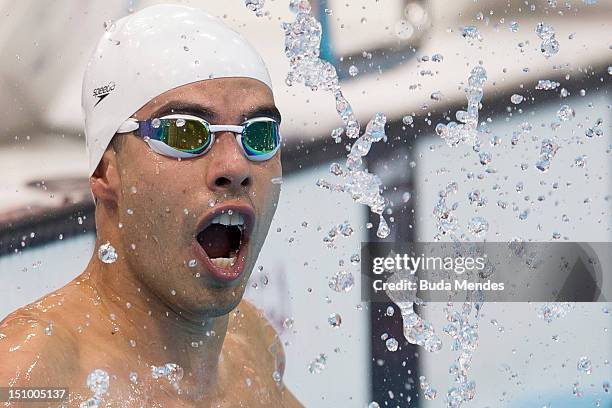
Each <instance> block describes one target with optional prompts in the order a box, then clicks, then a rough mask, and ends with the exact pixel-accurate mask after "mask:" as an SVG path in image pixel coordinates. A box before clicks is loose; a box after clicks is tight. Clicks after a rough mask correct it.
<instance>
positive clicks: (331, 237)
mask: <svg viewBox="0 0 612 408" xmlns="http://www.w3.org/2000/svg"><path fill="white" fill-rule="evenodd" d="M353 232H354V230H353V227H352V226H351V224H349V222H348V221H344V222H343V223H342V224H337V225H335V226H334V227H333V228H331V229H330V230H329V232H328V233H327V235H325V236H324V237H323V242H325V245H327V247H328V248H335V245H334V244H335V241H336V238H338V237H339V236H343V237H350V236H351V235H353Z"/></svg>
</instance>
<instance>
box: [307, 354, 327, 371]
mask: <svg viewBox="0 0 612 408" xmlns="http://www.w3.org/2000/svg"><path fill="white" fill-rule="evenodd" d="M325 367H327V356H326V355H325V354H324V353H321V354H319V355H318V356H317V357H316V358H315V359H314V360H313V361H311V362H310V364H308V372H309V373H311V374H320V373H321V372H322V371H323V370H324V369H325Z"/></svg>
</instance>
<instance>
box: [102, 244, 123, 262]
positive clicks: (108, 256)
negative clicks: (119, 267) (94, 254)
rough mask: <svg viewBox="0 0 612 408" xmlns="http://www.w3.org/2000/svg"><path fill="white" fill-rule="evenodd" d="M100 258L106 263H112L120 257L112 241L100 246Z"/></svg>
mask: <svg viewBox="0 0 612 408" xmlns="http://www.w3.org/2000/svg"><path fill="white" fill-rule="evenodd" d="M98 258H99V259H100V260H101V261H102V262H104V263H105V264H112V263H113V262H115V261H116V260H117V258H118V255H117V251H116V250H115V248H114V247H113V246H112V245H111V244H110V242H107V243H106V244H102V245H100V247H99V248H98Z"/></svg>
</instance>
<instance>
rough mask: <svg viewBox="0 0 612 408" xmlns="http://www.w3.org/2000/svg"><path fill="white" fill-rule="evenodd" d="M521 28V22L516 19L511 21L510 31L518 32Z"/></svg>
mask: <svg viewBox="0 0 612 408" xmlns="http://www.w3.org/2000/svg"><path fill="white" fill-rule="evenodd" d="M518 30H519V23H518V22H516V21H513V22H511V23H510V31H512V32H513V33H516V32H518Z"/></svg>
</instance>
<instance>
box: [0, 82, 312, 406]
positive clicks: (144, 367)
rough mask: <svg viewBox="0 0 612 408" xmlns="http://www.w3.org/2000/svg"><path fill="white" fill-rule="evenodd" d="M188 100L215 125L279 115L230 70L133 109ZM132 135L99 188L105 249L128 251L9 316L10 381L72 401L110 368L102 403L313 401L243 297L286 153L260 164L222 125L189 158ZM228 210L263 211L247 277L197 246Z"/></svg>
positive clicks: (253, 85)
mask: <svg viewBox="0 0 612 408" xmlns="http://www.w3.org/2000/svg"><path fill="white" fill-rule="evenodd" d="M186 103H188V104H190V105H195V106H203V107H206V108H207V109H208V111H211V112H212V113H214V115H212V116H211V117H205V119H207V120H208V121H209V122H210V123H211V124H235V125H238V124H240V123H242V122H243V121H244V120H245V119H247V117H246V116H249V115H247V113H248V112H252V111H254V110H256V109H258V108H270V109H271V110H274V109H275V108H274V98H273V95H272V91H271V90H270V89H269V88H268V87H267V86H265V85H264V84H263V83H261V82H259V81H257V80H254V79H250V78H218V79H212V80H206V81H201V82H197V83H193V84H189V85H185V86H182V87H179V88H175V89H173V90H170V91H168V92H166V93H164V94H162V95H160V96H158V97H157V98H155V99H153V100H152V101H150V102H149V103H148V104H146V105H145V106H143V107H142V108H141V109H140V110H139V111H138V112H136V113H135V114H134V115H133V117H136V118H138V119H148V118H151V117H156V116H159V115H160V111H161V112H163V113H164V114H167V113H182V112H183V111H182V109H178V108H176V106H177V104H183V105H184V104H186ZM173 107H174V108H175V109H174V111H172V110H170V109H171V108H173ZM184 113H190V114H194V113H195V112H184ZM196 114H197V113H196ZM245 115H246V116H245ZM255 116H268V117H269V116H270V115H262V114H261V113H260V114H258V115H255ZM118 137H121V140H118V141H117V142H118V143H115V144H114V147H109V148H108V149H107V150H106V152H105V154H104V157H103V159H102V162H101V163H100V165H99V166H98V169H97V170H96V172H95V173H94V175H93V176H92V177H91V178H90V184H91V189H92V192H93V193H94V195H95V196H96V198H97V205H96V227H97V239H96V248H98V247H99V246H100V245H102V244H104V243H106V242H110V243H111V244H112V245H113V246H114V247H115V248H116V250H117V253H118V255H119V257H118V259H117V261H116V262H114V263H111V264H105V263H102V262H101V261H100V260H99V259H98V257H97V253H94V255H93V256H92V258H91V260H90V262H89V264H88V266H87V268H86V269H85V271H84V272H83V273H82V274H81V275H79V276H78V277H77V278H75V279H74V280H73V281H71V282H70V283H68V284H67V285H66V286H64V287H63V288H60V289H58V290H57V291H55V292H53V293H51V294H49V295H47V296H45V297H43V298H41V299H39V300H38V301H36V302H34V303H32V304H30V305H28V306H26V307H23V308H21V309H19V310H17V311H15V312H13V313H12V314H11V315H9V316H8V317H7V318H6V319H4V320H3V321H2V324H0V362H1V363H0V386H13V387H26V386H28V387H51V386H54V387H64V386H67V387H69V388H70V402H69V403H68V404H67V405H66V406H71V407H72V406H78V405H79V403H80V402H82V401H84V400H85V399H87V398H89V397H91V396H92V395H93V393H92V391H90V390H89V389H88V388H87V387H86V385H85V381H86V378H87V376H88V374H89V373H91V372H92V371H93V370H95V369H102V370H104V371H106V372H107V373H108V374H109V375H110V383H109V390H108V392H107V393H106V394H104V395H103V397H102V405H101V406H104V405H105V404H106V403H108V402H110V403H111V405H110V406H118V407H124V406H125V407H140V406H144V407H155V406H159V407H162V406H168V407H170V406H171V407H240V406H244V407H257V406H266V407H270V406H275V407H276V406H280V407H282V406H285V407H301V406H302V405H301V404H300V403H299V402H298V401H297V400H296V399H295V398H294V396H293V395H292V394H291V392H290V391H289V390H288V389H287V388H286V387H285V386H284V384H283V382H282V379H281V380H279V374H280V376H282V372H283V370H284V351H283V347H282V343H281V342H280V340H279V339H278V336H277V334H276V332H275V331H274V329H273V328H272V327H271V325H270V324H269V323H268V322H267V320H266V319H265V317H264V316H263V314H262V313H261V312H260V311H259V310H257V309H256V308H255V307H254V306H252V305H251V304H249V303H248V302H247V301H246V300H243V299H242V296H243V293H244V289H245V287H246V285H247V283H248V282H247V281H248V278H249V276H250V274H251V271H252V269H253V267H254V265H255V261H256V259H257V256H258V254H259V251H260V249H261V246H262V245H263V242H264V240H265V237H266V235H267V233H268V229H269V227H270V223H271V221H272V217H273V215H274V212H275V210H276V204H277V202H278V197H279V193H280V185H279V184H276V183H272V182H271V179H273V178H277V177H280V176H281V173H282V171H281V164H280V152H279V153H278V154H277V155H276V156H275V157H273V158H272V159H270V160H267V161H263V162H254V161H249V160H248V159H246V158H245V157H244V154H243V152H242V150H241V149H240V147H239V145H238V143H237V141H236V138H235V135H234V134H233V133H230V132H219V133H217V134H216V140H215V143H214V145H213V147H212V148H211V150H210V151H209V152H208V153H206V154H205V155H204V156H201V157H198V158H196V159H189V160H185V159H183V160H177V159H175V158H170V157H165V156H161V155H158V154H156V153H155V152H153V151H152V150H151V149H150V148H149V147H148V145H147V144H146V142H144V141H143V140H142V139H140V138H138V137H136V136H135V135H133V134H124V135H121V136H118ZM210 203H213V204H214V205H213V206H212V207H211V205H210ZM220 209H221V210H223V211H224V212H227V211H228V210H232V211H234V212H235V213H236V212H251V213H252V215H253V216H252V219H251V221H250V222H249V224H250V225H249V226H248V228H246V231H248V234H247V233H246V232H245V235H248V237H246V236H245V237H243V241H244V242H245V244H243V245H244V246H245V251H244V252H241V253H240V254H242V255H241V257H242V258H243V259H240V262H242V263H243V264H244V266H243V270H242V272H241V274H240V275H239V276H238V277H237V278H236V279H220V278H219V277H218V276H216V275H214V274H211V273H210V270H208V269H207V267H206V265H209V264H208V263H207V262H206V259H204V258H203V257H202V253H201V251H202V248H201V247H200V246H199V244H198V242H197V240H196V236H197V235H198V233H199V232H201V227H202V225H203V224H204V223H205V220H206V219H210V217H211V214H212V213H213V211H218V210H220ZM67 255H68V256H69V254H67ZM239 257H240V256H239ZM192 259H196V260H199V262H198V264H197V265H196V266H195V267H191V266H189V261H190V260H192ZM49 322H51V324H50V323H49ZM45 329H47V330H45ZM166 363H175V364H178V365H179V366H180V367H182V370H183V377H182V379H181V380H180V381H179V382H178V389H177V387H174V386H173V385H172V384H171V383H170V382H169V381H168V380H167V379H165V378H159V379H154V378H153V377H152V375H151V367H152V366H163V365H164V364H166ZM275 372H276V374H275ZM130 373H136V374H137V380H136V381H130ZM0 404H1V403H0ZM21 405H25V406H27V407H35V406H45V407H47V406H49V403H44V404H32V403H27V404H26V403H23V404H21ZM0 406H2V405H0ZM7 406H19V404H13V405H7Z"/></svg>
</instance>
